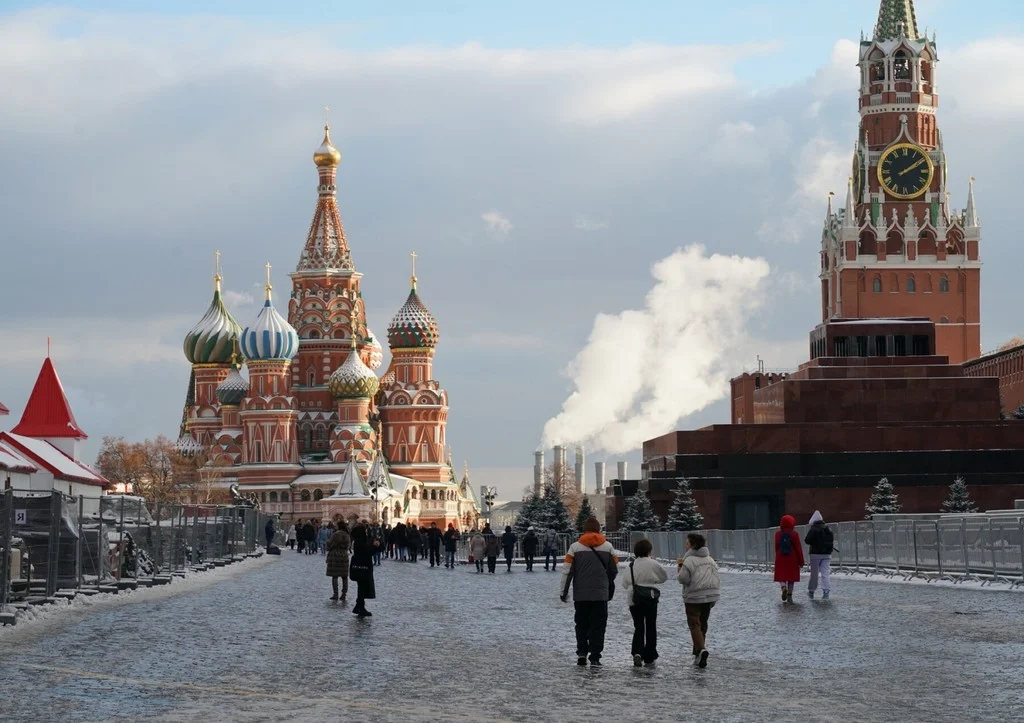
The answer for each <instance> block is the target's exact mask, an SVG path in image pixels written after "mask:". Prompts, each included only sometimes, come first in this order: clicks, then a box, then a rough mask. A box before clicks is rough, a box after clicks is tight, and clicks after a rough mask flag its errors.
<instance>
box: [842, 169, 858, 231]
mask: <svg viewBox="0 0 1024 723" xmlns="http://www.w3.org/2000/svg"><path fill="white" fill-rule="evenodd" d="M855 208H856V206H854V203H853V176H850V177H849V178H847V179H846V209H845V210H844V212H843V214H844V215H843V226H846V227H847V228H853V227H854V226H856V225H857V219H855V218H854V217H853V214H854V209H855Z"/></svg>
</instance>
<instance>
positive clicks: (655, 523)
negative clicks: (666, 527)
mask: <svg viewBox="0 0 1024 723" xmlns="http://www.w3.org/2000/svg"><path fill="white" fill-rule="evenodd" d="M619 529H621V530H625V531H628V532H632V531H634V530H641V531H653V530H660V529H661V520H659V519H658V516H657V515H655V514H654V508H653V507H651V501H650V500H649V499H647V493H646V492H644V491H643V490H637V492H636V494H635V495H633V496H632V497H630V498H629V500H628V501H627V502H626V507H625V509H624V510H623V511H622V520H621V521H620V522H619Z"/></svg>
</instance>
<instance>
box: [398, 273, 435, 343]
mask: <svg viewBox="0 0 1024 723" xmlns="http://www.w3.org/2000/svg"><path fill="white" fill-rule="evenodd" d="M439 338H440V329H439V328H438V326H437V321H436V320H435V319H434V316H433V314H431V313H430V310H429V309H427V307H426V305H425V304H424V303H423V302H422V301H421V300H420V297H419V294H417V293H416V283H415V281H414V282H413V285H412V291H410V292H409V298H408V299H406V301H405V304H404V305H403V306H402V308H401V309H399V310H398V313H397V314H395V317H394V318H393V319H392V320H391V324H390V325H389V326H388V346H390V347H391V348H392V349H424V348H427V349H433V348H434V347H436V346H437V342H438V339H439Z"/></svg>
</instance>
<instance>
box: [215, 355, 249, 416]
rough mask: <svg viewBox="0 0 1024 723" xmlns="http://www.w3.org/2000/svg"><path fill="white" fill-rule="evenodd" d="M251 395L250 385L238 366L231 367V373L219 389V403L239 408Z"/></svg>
mask: <svg viewBox="0 0 1024 723" xmlns="http://www.w3.org/2000/svg"><path fill="white" fill-rule="evenodd" d="M248 393H249V383H248V382H247V381H245V379H243V378H242V375H241V374H240V373H239V372H238V366H237V365H236V366H232V367H231V373H230V374H228V375H227V378H225V379H224V381H222V382H221V383H220V386H218V387H217V401H218V402H220V403H221V404H223V405H230V406H234V407H237V406H238V405H239V404H241V403H242V400H243V399H245V395H246V394H248Z"/></svg>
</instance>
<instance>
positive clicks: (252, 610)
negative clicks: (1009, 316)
mask: <svg viewBox="0 0 1024 723" xmlns="http://www.w3.org/2000/svg"><path fill="white" fill-rule="evenodd" d="M246 564H249V563H246ZM557 579H558V576H557V575H556V574H553V573H550V572H548V573H545V572H544V571H543V568H542V567H541V568H539V570H537V571H535V572H533V573H530V574H527V573H526V572H525V570H524V569H523V568H522V567H515V568H514V571H513V573H512V574H507V573H505V572H504V571H503V570H501V568H499V572H498V573H497V574H496V575H486V574H485V575H477V574H475V573H474V572H471V571H470V569H469V568H468V567H462V568H460V569H457V570H454V571H449V570H445V569H443V568H437V569H434V570H430V569H428V567H427V566H426V565H425V564H423V563H420V564H418V565H412V564H401V563H394V562H390V563H389V562H385V564H384V566H383V567H382V568H377V590H378V596H379V598H378V599H377V600H376V601H373V602H372V603H371V604H370V609H371V610H372V611H373V613H374V617H373V618H370V619H366V620H359V619H357V618H356V617H355V616H354V615H352V614H350V612H349V610H350V607H347V606H343V605H341V604H335V603H332V602H330V601H329V600H328V597H329V595H330V581H329V579H328V578H327V577H326V576H325V575H324V558H322V557H320V556H315V557H313V556H309V557H307V556H302V555H298V554H296V553H294V552H289V551H287V550H286V551H285V554H284V555H283V556H282V557H280V558H264V559H263V560H260V561H257V562H255V563H253V564H252V567H251V569H250V570H248V571H245V572H244V573H240V574H234V575H230V576H227V577H225V578H224V579H221V580H217V581H211V583H210V584H209V585H205V586H203V585H200V586H196V587H190V588H187V589H184V590H183V591H182V592H180V593H178V594H171V593H173V586H172V588H171V589H170V590H169V593H168V594H167V595H165V596H163V597H160V598H157V599H150V600H141V599H140V600H139V601H138V602H130V601H129V602H125V601H124V600H117V601H116V602H114V603H111V604H108V605H98V606H95V607H94V609H92V610H86V611H78V610H68V611H66V614H64V615H62V616H61V618H60V619H59V620H56V621H55V620H54V619H51V620H47V621H40V622H38V623H33V624H29V625H25V626H24V629H21V630H18V629H15V631H14V632H13V633H12V632H9V631H8V632H5V633H4V634H3V635H2V636H0V691H2V695H0V718H2V719H3V720H5V721H23V720H24V721H28V720H62V721H79V720H137V719H140V718H147V719H151V720H168V721H177V720H183V721H184V720H238V721H263V720H266V721H281V720H289V721H302V720H333V719H352V718H353V717H355V718H358V719H360V720H370V721H378V720H379V721H397V720H402V721H417V720H454V721H463V720H471V721H492V720H495V721H499V720H500V721H505V720H508V721H543V720H559V721H584V720H586V721H596V720H666V721H667V720H695V719H701V720H735V721H750V720H773V721H786V720H793V721H828V720H835V721H872V720H879V721H882V720H886V721H888V720H901V721H929V722H933V721H945V720H950V721H953V720H957V721H959V720H1010V719H1014V718H1018V716H1019V715H1020V712H1021V711H1022V710H1024V688H1022V686H1021V681H1022V680H1024V594H1020V593H1011V592H1005V591H988V590H971V589H960V588H953V589H950V588H934V587H926V586H911V585H898V584H884V583H878V582H870V581H863V580H852V579H847V578H844V577H839V578H837V579H836V580H835V582H834V591H833V599H832V600H831V601H829V602H820V601H815V602H811V601H809V600H808V599H807V598H806V595H805V594H804V593H803V591H802V590H801V591H800V592H799V595H798V598H797V599H798V604H797V605H793V606H785V607H784V606H783V605H782V604H781V602H780V600H779V597H778V595H777V591H776V588H775V587H774V585H773V584H772V583H771V582H770V581H769V579H768V578H767V577H766V576H763V575H745V574H725V575H723V596H722V601H721V602H720V603H719V605H718V606H717V607H716V608H715V609H714V612H713V614H712V616H711V629H710V635H709V648H710V650H711V652H712V655H711V659H710V665H709V667H708V668H707V669H706V670H700V669H697V668H694V667H692V665H690V657H689V636H688V634H687V632H686V628H685V622H684V616H683V614H682V604H681V596H680V592H679V590H678V586H677V585H676V584H675V583H674V582H671V578H670V583H669V584H668V585H667V587H668V589H667V591H666V593H665V595H664V597H663V601H662V603H661V612H660V616H659V621H658V623H659V628H660V632H661V639H660V644H659V649H660V652H661V659H660V660H659V661H658V665H657V667H656V668H653V669H647V668H644V669H634V668H633V667H632V666H631V663H630V661H629V656H628V652H629V637H630V635H631V630H632V626H631V623H630V619H629V614H628V611H627V610H626V608H625V603H624V601H623V600H621V599H619V598H620V597H621V591H620V593H619V595H617V596H616V599H615V600H614V601H613V602H612V604H611V605H612V614H611V616H610V621H609V630H608V638H607V646H606V649H605V667H604V668H603V669H598V670H592V669H589V668H577V667H576V666H575V657H574V644H573V633H572V606H571V603H570V604H569V605H565V604H563V603H561V602H559V601H558V599H557V594H556V588H557ZM140 597H141V596H140ZM349 605H351V603H349ZM1018 719H1019V718H1018Z"/></svg>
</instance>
